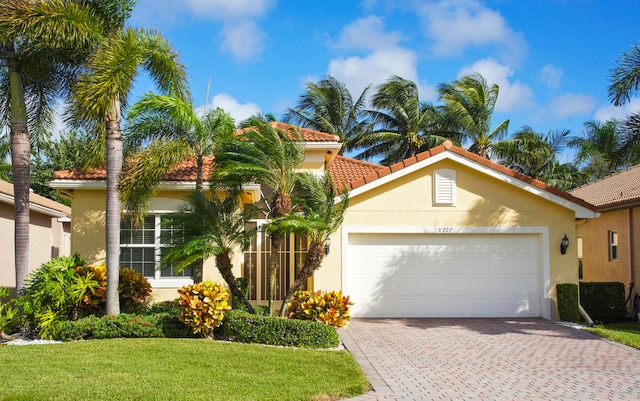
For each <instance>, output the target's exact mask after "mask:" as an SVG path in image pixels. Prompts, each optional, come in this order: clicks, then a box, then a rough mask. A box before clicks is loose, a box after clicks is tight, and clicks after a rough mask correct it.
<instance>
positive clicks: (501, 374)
mask: <svg viewBox="0 0 640 401" xmlns="http://www.w3.org/2000/svg"><path fill="white" fill-rule="evenodd" d="M339 332H340V336H341V337H342V340H343V342H344V345H345V346H346V348H347V349H348V350H349V352H351V354H353V356H354V357H355V358H356V360H357V361H358V362H359V363H360V366H361V367H362V369H363V371H364V372H365V374H366V375H367V377H368V378H369V381H370V382H371V385H372V386H373V389H374V391H372V392H369V393H367V394H365V395H362V396H360V397H356V398H352V399H350V400H351V401H352V400H358V401H360V400H362V401H364V400H509V401H513V400H527V401H531V400H640V351H639V350H635V349H633V348H630V347H626V346H624V345H620V344H616V343H613V342H610V341H606V340H603V339H600V338H599V337H596V336H594V335H592V334H590V333H586V332H583V331H581V330H578V329H575V328H571V327H567V326H563V325H561V324H559V323H556V322H552V321H548V320H544V319H353V320H352V321H351V322H350V323H349V327H348V328H347V329H340V331H339Z"/></svg>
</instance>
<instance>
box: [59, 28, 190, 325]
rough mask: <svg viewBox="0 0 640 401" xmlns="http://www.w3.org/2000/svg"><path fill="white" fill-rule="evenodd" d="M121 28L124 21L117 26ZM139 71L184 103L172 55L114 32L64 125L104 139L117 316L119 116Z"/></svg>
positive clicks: (142, 38) (110, 285)
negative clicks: (69, 124)
mask: <svg viewBox="0 0 640 401" xmlns="http://www.w3.org/2000/svg"><path fill="white" fill-rule="evenodd" d="M122 22H123V24H122V26H124V20H123V21H122ZM141 68H144V69H145V70H147V71H148V73H149V75H150V77H151V78H152V79H153V80H154V81H155V83H156V85H157V86H158V87H159V89H160V90H161V91H162V92H164V93H172V94H174V95H175V96H178V97H182V98H188V91H187V89H186V73H185V69H184V66H183V65H182V64H180V62H179V61H178V55H177V53H176V52H175V51H174V50H173V49H172V48H171V46H170V45H169V43H167V41H166V40H165V39H164V38H163V37H162V35H160V34H159V33H156V32H154V31H149V30H144V29H134V28H123V29H119V30H116V31H115V32H114V33H112V34H111V35H110V36H108V37H107V38H105V39H104V40H103V41H102V42H101V43H100V46H99V47H98V48H97V49H96V51H94V52H93V53H92V54H91V57H90V59H89V61H88V66H87V71H85V72H83V74H82V75H81V76H80V77H79V81H78V83H77V84H76V85H75V86H74V88H73V98H72V103H71V108H70V114H69V120H70V122H72V123H73V125H75V126H78V127H80V126H84V127H86V128H87V130H88V131H90V132H94V133H95V134H96V136H97V137H98V138H102V137H104V138H105V144H106V170H107V188H106V191H107V196H106V198H107V199H106V239H107V244H106V253H107V256H106V262H107V305H106V312H107V314H109V315H114V314H118V313H119V309H120V308H119V302H118V271H119V268H118V266H119V263H120V261H119V253H120V241H119V238H120V197H119V194H118V184H119V181H120V174H121V171H122V131H121V127H120V121H121V115H122V113H123V112H124V110H125V109H126V106H127V100H128V97H129V93H130V92H131V87H132V85H133V82H134V81H135V78H136V76H137V75H138V73H139V71H140V69H141Z"/></svg>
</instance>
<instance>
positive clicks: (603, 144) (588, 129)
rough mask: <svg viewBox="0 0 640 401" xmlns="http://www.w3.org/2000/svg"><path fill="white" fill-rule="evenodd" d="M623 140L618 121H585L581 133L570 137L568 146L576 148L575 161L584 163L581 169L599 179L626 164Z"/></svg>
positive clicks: (627, 160) (626, 156)
mask: <svg viewBox="0 0 640 401" xmlns="http://www.w3.org/2000/svg"><path fill="white" fill-rule="evenodd" d="M623 142H624V141H623V134H622V131H621V129H620V123H619V122H618V121H616V120H610V121H606V122H605V123H604V124H602V123H601V122H600V121H587V122H585V123H584V131H583V133H582V135H581V136H577V137H574V138H572V139H571V141H569V146H570V147H572V148H576V149H578V152H577V154H576V162H577V163H586V166H585V167H584V168H583V171H584V172H586V173H587V174H589V175H590V176H591V177H592V178H593V179H599V178H603V177H605V176H607V175H609V174H611V173H614V172H616V171H618V170H620V169H621V168H624V167H626V166H628V163H629V160H630V158H629V156H628V154H627V153H626V152H625V150H624V144H623Z"/></svg>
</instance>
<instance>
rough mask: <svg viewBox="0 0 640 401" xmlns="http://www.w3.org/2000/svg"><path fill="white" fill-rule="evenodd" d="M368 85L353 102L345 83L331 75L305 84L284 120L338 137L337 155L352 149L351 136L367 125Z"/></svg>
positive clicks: (353, 146) (356, 134) (355, 135)
mask: <svg viewBox="0 0 640 401" xmlns="http://www.w3.org/2000/svg"><path fill="white" fill-rule="evenodd" d="M368 90H369V87H367V88H365V89H364V90H363V91H362V94H361V95H360V96H359V97H358V99H357V100H356V101H355V102H354V101H353V98H352V97H351V93H350V92H349V90H348V89H347V87H346V85H345V84H344V83H342V82H340V81H338V80H337V79H335V78H334V77H332V76H328V77H327V78H326V79H322V80H320V81H319V82H318V83H309V84H307V85H306V88H305V93H304V94H303V95H301V96H300V99H299V100H298V105H297V106H296V107H295V108H293V109H289V110H288V111H287V112H286V113H285V115H284V118H283V120H284V122H287V123H291V124H293V125H298V126H300V127H304V128H310V129H314V130H317V131H322V132H326V133H329V134H332V135H337V136H338V137H340V141H341V142H342V144H343V146H342V148H341V149H340V154H342V153H344V152H347V151H350V150H353V149H354V148H355V146H356V144H355V142H354V138H356V137H357V136H359V135H360V134H361V133H362V132H363V131H364V130H365V129H366V127H367V121H366V119H363V118H362V117H363V113H364V108H365V106H366V104H365V102H366V97H367V91H368Z"/></svg>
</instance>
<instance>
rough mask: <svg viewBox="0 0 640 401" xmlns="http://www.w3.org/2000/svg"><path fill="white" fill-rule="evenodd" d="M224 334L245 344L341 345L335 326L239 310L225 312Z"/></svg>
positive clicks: (312, 346)
mask: <svg viewBox="0 0 640 401" xmlns="http://www.w3.org/2000/svg"><path fill="white" fill-rule="evenodd" d="M222 333H223V335H224V337H225V338H226V339H229V340H234V341H238V342H243V343H257V344H268V345H279V346H286V347H291V346H295V347H306V348H330V347H335V346H337V345H338V344H340V337H339V336H338V332H337V331H336V329H335V327H332V326H328V325H326V324H322V323H318V322H315V321H303V320H291V319H285V318H281V317H271V316H261V315H254V314H250V313H248V312H244V311H236V310H232V311H229V312H228V313H226V314H225V317H224V323H223V325H222Z"/></svg>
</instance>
